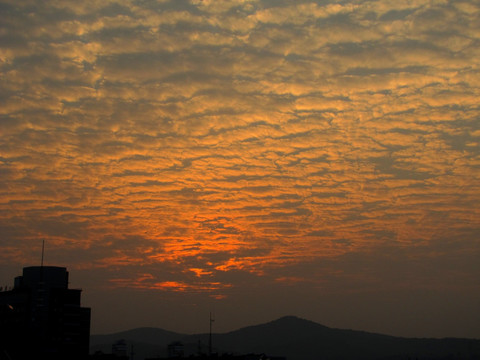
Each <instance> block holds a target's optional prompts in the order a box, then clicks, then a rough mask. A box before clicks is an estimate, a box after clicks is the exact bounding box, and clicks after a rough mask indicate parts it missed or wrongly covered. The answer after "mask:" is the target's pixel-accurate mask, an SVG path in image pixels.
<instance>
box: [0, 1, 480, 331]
mask: <svg viewBox="0 0 480 360" xmlns="http://www.w3.org/2000/svg"><path fill="white" fill-rule="evenodd" d="M479 59H480V3H479V2H478V1H477V0H458V1H452V0H381V1H380V0H340V1H331V0H324V1H323V0H322V1H320V0H319V1H308V0H298V1H293V0H217V1H215V0H188V1H187V0H85V1H77V0H44V1H35V0H0V284H1V285H2V286H12V285H13V278H14V277H15V276H17V275H20V274H21V271H22V268H23V267H24V266H31V265H39V264H40V261H41V249H42V241H45V256H44V259H45V265H52V266H53V265H54V266H66V267H67V268H68V271H69V273H70V286H71V287H75V288H82V289H83V293H82V294H83V298H82V302H83V305H84V306H89V307H91V308H92V324H91V332H92V333H95V334H99V333H109V332H114V331H120V330H125V329H130V328H135V327H140V326H153V327H160V328H164V329H167V330H172V331H178V332H184V333H199V332H206V331H208V326H209V313H210V312H212V313H214V316H215V323H214V328H213V330H214V331H216V332H225V331H231V330H235V329H238V328H240V327H243V326H247V325H252V324H259V323H263V322H267V321H271V320H274V319H276V318H279V317H281V316H284V315H296V316H299V317H303V318H306V319H309V320H312V321H315V322H318V323H321V324H324V325H327V326H331V327H339V328H351V329H358V330H365V331H371V332H380V333H386V334H391V335H398V336H414V337H446V336H454V337H471V338H480V261H479V259H480V205H479V204H480V147H479V142H480V103H479V100H478V99H479V98H480V61H479Z"/></svg>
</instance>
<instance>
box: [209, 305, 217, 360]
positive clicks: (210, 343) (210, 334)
mask: <svg viewBox="0 0 480 360" xmlns="http://www.w3.org/2000/svg"><path fill="white" fill-rule="evenodd" d="M214 321H215V320H214V319H213V318H212V313H211V312H210V332H209V333H208V355H209V356H212V352H213V351H212V323H213V322H214Z"/></svg>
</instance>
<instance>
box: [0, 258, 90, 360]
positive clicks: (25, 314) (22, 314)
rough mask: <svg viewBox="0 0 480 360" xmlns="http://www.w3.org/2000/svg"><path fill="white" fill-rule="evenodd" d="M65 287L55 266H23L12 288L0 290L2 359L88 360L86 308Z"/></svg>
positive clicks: (65, 279)
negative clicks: (20, 274)
mask: <svg viewBox="0 0 480 360" xmlns="http://www.w3.org/2000/svg"><path fill="white" fill-rule="evenodd" d="M81 291H82V290H80V289H69V288H68V271H67V269H66V268H64V267H57V266H31V267H25V268H23V275H22V276H17V277H16V278H15V285H14V287H13V289H11V290H8V291H3V292H0V337H1V339H0V344H1V352H0V359H3V358H6V359H12V360H18V359H20V360H22V359H86V358H87V357H88V352H89V338H90V308H85V307H81V305H80V297H81Z"/></svg>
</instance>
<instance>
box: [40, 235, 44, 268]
mask: <svg viewBox="0 0 480 360" xmlns="http://www.w3.org/2000/svg"><path fill="white" fill-rule="evenodd" d="M44 253H45V239H43V240H42V262H41V264H40V266H41V267H42V268H43V255H44Z"/></svg>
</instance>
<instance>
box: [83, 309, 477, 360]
mask: <svg viewBox="0 0 480 360" xmlns="http://www.w3.org/2000/svg"><path fill="white" fill-rule="evenodd" d="M139 329H140V330H141V331H140V330H139ZM115 336H117V338H116V339H115ZM118 336H122V338H123V339H125V340H126V341H127V342H130V343H131V344H134V345H135V350H136V353H137V357H136V358H137V359H143V358H145V357H154V356H155V357H156V356H159V354H165V356H166V347H167V344H168V343H170V342H172V341H181V342H182V343H183V344H184V346H185V355H186V356H187V355H190V354H195V353H197V352H198V349H199V347H200V348H201V347H202V346H203V351H204V352H206V349H207V347H206V344H208V334H207V333H203V334H193V335H186V334H180V333H175V332H172V331H168V330H164V329H160V328H136V329H132V330H130V331H124V332H120V333H115V334H110V335H92V337H91V344H92V346H91V350H92V351H95V350H99V349H100V350H102V351H104V352H108V351H109V348H111V344H112V343H113V342H114V341H115V340H119V338H118ZM107 340H108V341H110V344H109V345H108V344H106V343H105V341H107ZM213 343H214V349H215V351H217V352H219V353H225V352H228V353H234V354H241V353H243V354H247V353H257V354H260V353H265V354H268V355H271V356H284V357H286V358H287V360H314V359H318V358H322V359H337V360H353V359H390V360H395V359H407V358H409V357H410V358H418V359H442V358H445V359H446V358H447V357H450V358H451V357H452V356H453V357H454V358H462V359H479V358H480V340H477V339H461V338H444V339H432V338H403V337H395V336H391V335H384V334H377V333H369V332H365V331H358V330H350V329H336V328H330V327H327V326H324V325H321V324H319V323H316V322H313V321H311V320H307V319H303V318H300V317H297V316H293V315H288V316H283V317H281V318H278V319H275V320H272V321H270V322H267V323H263V324H257V325H251V326H247V327H243V328H240V329H238V330H234V331H230V332H227V333H214V334H213ZM107 345H108V346H107ZM105 350H106V351H105ZM142 356H143V357H142Z"/></svg>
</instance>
